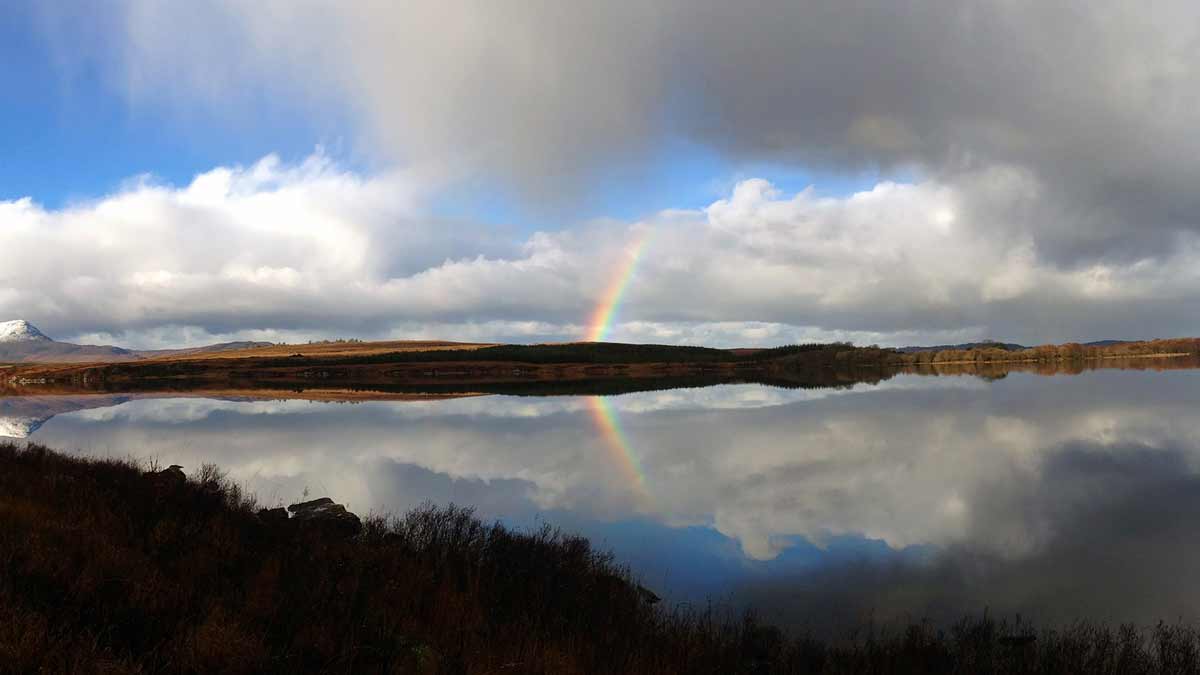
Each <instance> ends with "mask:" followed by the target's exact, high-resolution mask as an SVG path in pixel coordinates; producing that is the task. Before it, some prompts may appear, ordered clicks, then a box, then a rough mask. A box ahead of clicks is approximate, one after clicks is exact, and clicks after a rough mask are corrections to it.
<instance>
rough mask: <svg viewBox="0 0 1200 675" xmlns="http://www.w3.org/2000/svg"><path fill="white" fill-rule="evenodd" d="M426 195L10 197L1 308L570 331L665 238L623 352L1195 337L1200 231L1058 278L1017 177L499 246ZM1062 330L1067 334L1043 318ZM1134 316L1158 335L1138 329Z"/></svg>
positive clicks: (228, 183)
mask: <svg viewBox="0 0 1200 675" xmlns="http://www.w3.org/2000/svg"><path fill="white" fill-rule="evenodd" d="M431 189H432V188H430V187H429V183H428V181H426V180H424V179H423V178H421V177H419V176H417V175H414V174H405V173H402V172H392V173H384V174H380V175H376V176H365V175H359V174H356V173H354V172H350V171H347V170H345V169H344V168H341V167H339V166H338V165H337V164H336V163H334V162H332V161H331V160H329V159H328V158H326V157H325V156H324V155H322V154H320V153H318V154H315V155H313V156H312V157H310V158H308V159H307V160H305V161H303V162H301V163H299V164H297V165H294V166H289V165H285V164H282V163H280V162H279V160H277V159H276V158H274V157H267V158H264V159H263V160H261V161H259V162H258V163H256V164H254V165H252V166H249V167H221V168H217V169H213V170H212V171H209V172H207V173H204V174H201V175H199V176H197V177H196V178H195V179H194V180H193V181H192V182H191V183H190V184H188V185H186V186H182V187H173V186H168V185H159V184H156V183H154V182H153V181H151V180H148V179H141V180H138V181H133V182H131V183H129V184H128V185H127V186H126V187H125V188H124V189H122V190H121V191H119V192H117V193H115V194H112V195H109V196H106V197H103V198H101V199H98V200H95V201H92V202H88V203H82V204H77V205H72V206H68V207H65V208H62V209H46V208H43V207H41V206H39V205H38V204H36V203H34V202H32V201H31V200H29V199H22V200H17V201H11V202H0V250H4V251H8V252H13V253H14V255H10V256H7V259H6V261H5V263H4V266H3V267H0V288H3V289H4V292H3V293H0V316H12V317H22V318H28V319H30V320H33V321H34V322H35V323H38V324H39V325H42V324H44V327H45V328H46V329H47V330H49V331H51V332H52V333H53V334H55V335H57V336H59V337H73V336H80V337H84V338H87V339H89V340H104V339H106V338H111V339H112V340H114V341H119V342H120V341H124V342H133V343H136V344H142V345H165V344H178V343H180V342H193V343H194V342H196V341H203V340H205V339H216V338H234V337H240V338H258V339H275V340H287V339H307V338H316V337H328V336H331V335H360V336H365V337H381V336H392V335H395V336H411V337H433V336H438V337H445V338H459V339H480V340H484V339H518V340H526V341H535V340H541V339H559V340H561V339H571V338H574V337H577V336H581V335H582V334H583V332H584V330H585V327H586V326H585V324H586V322H587V321H588V318H589V316H590V315H591V313H592V310H593V308H594V307H595V306H596V304H597V303H598V302H599V301H600V300H601V299H602V297H603V296H604V294H605V291H606V289H607V288H609V287H610V285H611V284H612V282H613V279H614V278H616V277H617V276H618V275H619V274H620V272H621V270H622V269H623V266H624V264H625V261H626V260H627V256H628V250H629V247H630V245H631V244H632V243H634V242H637V241H643V240H644V241H646V242H647V243H646V245H645V249H644V253H643V255H642V258H641V262H640V263H639V265H638V266H637V268H636V269H635V271H634V274H633V276H632V280H631V282H630V284H629V287H628V290H627V293H626V299H625V304H624V305H623V308H622V311H621V315H620V317H619V320H620V322H621V323H620V325H619V326H618V328H617V331H616V332H615V333H614V334H613V337H614V338H618V339H629V340H639V341H657V342H685V343H696V342H702V343H709V344H775V343H782V342H790V341H797V340H830V339H849V340H853V341H856V342H860V343H868V342H877V343H882V344H899V343H911V342H920V341H943V340H961V339H969V338H979V337H984V336H988V335H991V336H996V337H1006V338H1011V339H1022V340H1027V341H1037V340H1042V339H1044V340H1055V339H1071V338H1084V337H1107V336H1115V337H1151V336H1154V335H1171V334H1182V333H1187V332H1188V329H1189V326H1188V325H1187V322H1186V321H1184V320H1183V317H1182V316H1181V312H1182V311H1183V310H1184V309H1186V308H1189V307H1192V306H1193V305H1194V304H1195V299H1196V298H1197V297H1198V291H1200V272H1197V270H1198V269H1200V267H1197V265H1196V262H1198V258H1200V240H1197V238H1196V237H1195V236H1194V235H1188V234H1179V235H1178V236H1177V239H1176V246H1175V247H1174V249H1173V250H1172V251H1170V252H1169V253H1164V254H1159V255H1156V256H1148V257H1146V258H1143V259H1139V260H1133V261H1128V260H1127V261H1121V262H1104V261H1096V262H1093V263H1090V264H1088V265H1085V266H1071V265H1065V264H1058V263H1055V262H1054V261H1052V260H1047V259H1046V258H1045V257H1044V256H1042V255H1041V251H1040V250H1039V249H1038V247H1037V245H1036V243H1035V240H1034V239H1033V238H1032V237H1030V236H1028V235H1026V234H1022V233H1021V232H1020V229H1019V228H1018V227H1015V226H1013V224H1012V220H1010V219H1011V218H1013V217H1014V214H1015V213H1016V212H1018V211H1019V210H1020V208H1021V205H1022V204H1023V203H1027V202H1028V201H1029V200H1030V199H1031V198H1032V197H1033V196H1036V195H1037V194H1038V192H1039V191H1040V190H1041V189H1042V186H1041V185H1040V184H1039V183H1038V182H1037V181H1036V180H1035V179H1033V178H1032V177H1030V176H1028V175H1026V174H1023V173H1021V172H1019V171H1015V170H1010V169H990V170H987V171H981V172H977V173H974V174H971V175H970V176H969V177H968V178H967V179H965V180H962V181H959V182H955V183H943V182H939V181H936V180H926V181H923V182H917V183H892V182H883V183H880V184H878V185H876V186H875V187H873V188H871V189H869V190H865V191H862V192H858V193H855V194H851V195H848V196H845V197H836V198H833V197H823V196H820V195H818V194H817V193H816V192H815V191H813V190H811V189H810V190H805V191H803V192H801V193H799V194H794V195H786V194H781V193H780V192H779V191H778V190H776V189H775V188H773V187H772V186H771V184H770V183H768V182H766V181H764V180H759V179H750V180H745V181H742V182H740V183H738V184H737V185H736V187H735V188H734V189H733V190H732V192H731V194H729V195H728V196H727V197H726V198H724V199H721V200H718V201H716V202H714V203H712V204H711V205H709V206H708V207H707V208H705V209H701V210H669V211H663V212H660V213H658V214H654V215H652V216H650V217H648V218H646V219H643V220H641V221H637V222H628V223H626V222H617V221H611V220H605V221H593V222H581V223H578V224H576V225H573V226H569V227H565V228H563V229H562V230H559V231H555V232H539V233H535V234H533V235H531V236H528V237H524V238H523V239H520V240H504V239H502V238H499V237H497V236H496V234H495V233H494V232H491V231H489V230H488V229H487V228H483V227H474V226H471V225H469V224H465V223H455V224H453V226H447V224H446V223H444V222H442V221H440V220H439V219H437V218H435V217H433V216H430V215H428V213H427V212H426V211H425V209H424V204H425V201H426V199H425V197H427V196H428V194H429V192H430V190H431ZM1050 316H1053V317H1055V320H1054V321H1053V322H1049V321H1047V320H1046V317H1050ZM1129 317H1141V318H1143V319H1144V320H1142V321H1138V322H1136V323H1134V324H1131V323H1127V322H1128V319H1129Z"/></svg>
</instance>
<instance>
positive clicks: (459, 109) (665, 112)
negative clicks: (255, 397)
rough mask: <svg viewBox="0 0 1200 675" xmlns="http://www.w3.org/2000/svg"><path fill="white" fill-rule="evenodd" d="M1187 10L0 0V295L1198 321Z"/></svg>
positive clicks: (1040, 337)
mask: <svg viewBox="0 0 1200 675" xmlns="http://www.w3.org/2000/svg"><path fill="white" fill-rule="evenodd" d="M1197 19H1200V8H1197V7H1195V6H1194V5H1193V4H1192V3H1184V2H1163V3H1155V4H1154V6H1153V7H1152V8H1145V7H1136V6H1133V5H1131V4H1129V3H1108V2H1065V3H1055V4H1054V5H1053V6H1049V5H1047V4H1045V3H1035V2H1022V1H1017V2H1013V1H1011V0H994V1H990V0H989V1H983V0H981V1H976V2H949V1H923V0H913V1H912V2H906V3H878V2H867V1H862V2H860V1H857V0H847V1H841V2H815V1H809V2H805V1H801V2H774V1H773V0H763V1H762V2H753V3H749V4H731V3H725V2H713V1H709V0H688V1H687V2H684V1H683V0H647V1H646V2H641V3H598V2H597V3H585V2H536V1H531V2H525V3H519V4H506V3H494V2H486V1H483V0H451V1H448V2H426V1H423V0H414V1H412V2H402V3H379V4H368V3H328V2H317V1H315V0H313V1H309V0H289V1H284V0H259V1H257V2H252V3H251V2H236V1H234V0H208V1H205V0H198V1H197V2H191V3H182V2H178V3H176V2H150V1H142V0H108V1H99V0H96V1H90V0H80V1H78V2H32V1H29V0H16V1H15V2H8V3H4V6H3V8H0V252H2V253H4V254H6V255H3V258H2V259H0V320H3V319H17V318H21V319H27V320H29V321H32V322H33V323H35V324H36V325H37V326H38V327H39V328H41V329H42V330H43V331H45V332H46V333H48V334H50V335H52V336H53V337H56V338H58V339H64V340H73V341H82V342H106V343H117V344H121V345H127V346H131V347H168V346H181V345H185V344H199V343H204V342H214V341H223V340H232V339H264V340H272V341H304V340H309V339H322V338H332V337H358V338H364V339H379V338H427V337H437V338H444V339H458V340H507V341H520V342H535V341H562V340H575V339H582V338H585V337H588V336H594V335H602V336H603V337H604V338H605V339H611V340H620V341H634V342H660V343H690V344H696V343H701V344H710V345H714V346H733V345H746V346H752V345H774V344H785V343H790V342H797V341H814V340H820V341H826V340H850V341H853V342H856V343H858V344H872V343H875V344H881V345H892V346H899V345H907V344H922V343H924V344H929V343H946V342H959V341H968V340H978V339H985V338H992V339H1000V340H1008V341H1017V342H1023V343H1027V344H1037V343H1045V342H1061V341H1068V340H1080V341H1086V340H1095V339H1105V338H1118V339H1143V338H1154V337H1168V336H1184V335H1196V334H1197V333H1198V332H1200V331H1198V330H1197V320H1196V319H1195V317H1196V316H1197V315H1198V312H1197V310H1200V266H1198V265H1197V262H1200V219H1198V218H1197V217H1196V216H1195V214H1196V213H1197V211H1198V209H1200V192H1198V191H1197V190H1196V189H1195V186H1196V185H1197V184H1198V183H1200V180H1198V179H1200V147H1198V146H1200V136H1198V135H1197V134H1195V132H1194V130H1195V129H1196V128H1197V123H1198V122H1200V105H1197V103H1200V101H1198V100H1197V99H1198V98H1200V96H1198V94H1200V58H1197V57H1200V54H1198V53H1197V52H1198V51H1200V42H1198V41H1197V38H1198V34H1197V26H1200V22H1198V21H1197ZM635 251H637V252H639V254H638V255H637V256H636V264H632V265H631V264H630V260H631V259H632V257H633V255H634V252H635ZM614 299H619V300H620V302H619V306H618V305H616V304H614V305H612V306H611V307H610V306H609V305H608V304H606V303H610V302H612V301H613V300H614ZM607 309H615V311H611V312H609V311H604V310H607ZM598 316H606V317H607V316H611V321H610V322H609V323H607V324H605V325H604V326H602V327H600V326H597V325H595V319H594V317H598ZM600 328H603V329H604V330H599V329H600Z"/></svg>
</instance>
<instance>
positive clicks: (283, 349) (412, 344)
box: [147, 340, 494, 361]
mask: <svg viewBox="0 0 1200 675" xmlns="http://www.w3.org/2000/svg"><path fill="white" fill-rule="evenodd" d="M491 346H494V343H481V342H480V343H477V342H451V341H447V340H393V341H386V342H354V341H332V342H314V343H310V344H294V345H289V344H279V345H271V346H269V347H252V348H249V349H236V350H231V351H223V352H209V353H198V354H197V353H186V354H177V355H176V354H172V355H167V356H161V357H155V358H153V359H147V360H154V361H158V360H174V359H185V360H188V361H193V360H209V359H241V358H272V357H288V356H292V355H294V354H302V355H304V356H306V357H317V356H320V357H333V356H373V355H376V354H391V353H396V352H434V351H446V350H458V349H479V348H481V347H491Z"/></svg>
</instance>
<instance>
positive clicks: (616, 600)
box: [0, 444, 1200, 675]
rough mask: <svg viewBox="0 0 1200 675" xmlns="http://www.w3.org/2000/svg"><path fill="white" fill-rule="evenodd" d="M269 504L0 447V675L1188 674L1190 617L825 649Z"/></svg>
mask: <svg viewBox="0 0 1200 675" xmlns="http://www.w3.org/2000/svg"><path fill="white" fill-rule="evenodd" d="M310 504H315V505H320V506H319V508H327V507H329V505H330V503H329V502H328V501H327V500H318V501H316V502H311V503H310ZM314 508H316V507H314ZM280 512H281V509H260V508H259V506H258V505H257V504H256V503H255V501H254V499H252V498H250V497H248V496H246V495H245V494H244V493H243V492H242V491H241V490H240V489H239V488H238V486H237V485H236V484H234V483H232V482H230V481H228V480H226V479H224V478H223V477H222V476H221V474H220V472H219V471H217V470H216V469H215V468H214V467H203V468H202V469H201V470H200V471H198V472H196V474H195V476H194V477H192V478H187V477H185V476H184V475H183V473H182V472H180V471H179V470H178V469H177V468H175V467H171V468H169V469H167V470H163V471H154V470H146V469H145V468H144V467H141V466H138V465H137V464H134V463H131V462H128V461H114V460H96V459H85V458H80V457H75V456H68V455H64V454H60V453H57V452H54V451H51V450H49V449H47V448H44V447H41V446H37V445H28V446H18V445H15V444H0V672H13V673H18V672H19V673H25V672H42V673H99V672H104V673H211V672H221V673H259V672H279V673H283V672H287V673H296V672H346V673H352V672H362V673H463V674H467V673H470V674H479V675H483V674H484V673H546V674H549V673H555V674H567V675H571V674H583V673H629V674H635V675H636V674H639V673H678V674H689V673H702V674H705V675H708V674H713V675H715V674H717V673H721V674H733V675H737V674H742V673H744V674H747V675H749V674H759V673H762V674H767V673H830V674H854V673H895V674H906V673H1014V674H1016V673H1030V674H1032V673H1062V672H1078V673H1113V674H1115V673H1130V674H1134V675H1137V674H1139V673H1166V674H1174V673H1196V672H1200V633H1198V632H1197V631H1196V629H1194V628H1191V627H1187V626H1181V625H1180V626H1176V625H1165V624H1163V625H1159V626H1157V627H1154V628H1151V629H1146V630H1142V629H1137V628H1134V627H1132V626H1123V627H1119V628H1108V627H1105V626H1101V625H1092V624H1085V623H1079V624H1074V625H1072V626H1068V627H1066V628H1063V629H1059V630H1043V631H1034V630H1033V629H1032V628H1031V627H1029V626H1026V625H1021V624H1019V623H1018V624H1006V623H1004V622H998V621H996V620H994V619H992V618H989V617H987V616H986V615H984V616H982V617H977V618H973V619H965V620H963V621H962V622H959V623H957V624H955V625H952V626H946V627H941V628H938V627H934V626H930V625H928V624H915V625H912V626H909V627H908V628H906V629H901V630H896V631H893V632H890V633H885V632H869V631H868V632H860V633H858V634H857V637H855V638H851V639H846V640H842V641H836V642H824V641H820V640H815V639H811V638H808V637H804V636H786V635H784V634H783V633H782V632H780V631H779V630H777V629H775V628H772V627H770V626H767V625H763V624H762V623H760V622H759V621H756V620H755V619H754V617H753V616H752V615H741V616H728V615H722V614H719V613H715V612H713V611H711V610H709V611H704V612H691V611H684V610H681V609H678V608H673V607H664V605H665V604H667V603H661V602H656V600H657V598H656V597H655V596H654V595H653V592H652V591H650V590H647V589H644V588H642V587H641V586H639V585H638V584H637V582H636V580H634V579H633V578H632V577H631V576H630V574H629V572H628V570H627V569H625V568H623V567H622V566H620V565H619V564H618V563H617V562H616V561H614V560H613V558H612V556H611V555H609V554H606V553H603V552H600V551H597V550H595V549H594V548H592V547H591V545H590V544H589V543H588V542H587V541H586V540H585V539H582V538H579V537H575V536H570V535H565V534H563V533H561V532H558V531H556V530H553V529H551V528H549V527H544V528H542V529H539V530H536V531H532V532H516V531H513V530H510V529H507V528H505V527H502V526H500V525H497V524H487V523H484V522H481V521H480V520H478V519H477V518H475V517H474V515H473V514H472V512H471V511H470V510H469V509H462V508H456V507H445V508H437V507H434V506H427V507H424V508H420V509H418V510H416V511H413V512H411V513H408V514H406V515H404V516H402V517H398V518H390V517H379V516H375V517H370V518H367V519H366V522H365V523H361V524H360V522H359V521H358V519H357V518H356V517H353V516H352V515H349V514H346V513H345V512H344V511H340V512H339V511H337V510H336V509H335V510H332V511H330V513H332V514H333V515H335V516H336V518H335V520H333V521H331V522H332V523H333V525H334V526H333V527H323V526H317V525H319V524H320V522H321V521H300V519H299V516H298V514H299V513H300V511H297V515H295V516H293V517H291V518H288V517H287V514H286V512H284V513H282V514H281V513H280ZM347 523H349V524H350V525H352V527H345V525H346V524H347ZM306 524H307V525H311V526H306Z"/></svg>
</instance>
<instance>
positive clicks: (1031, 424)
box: [0, 370, 1200, 633]
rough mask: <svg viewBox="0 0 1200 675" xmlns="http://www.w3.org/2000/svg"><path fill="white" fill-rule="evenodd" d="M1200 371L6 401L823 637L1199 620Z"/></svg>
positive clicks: (8, 416) (23, 427) (304, 492)
mask: <svg viewBox="0 0 1200 675" xmlns="http://www.w3.org/2000/svg"><path fill="white" fill-rule="evenodd" d="M1198 409H1200V370H1169V371H1165V372H1153V371H1138V370H1130V371H1123V370H1092V371H1087V372H1084V373H1082V374H1078V375H1059V376H1055V377H1046V376H1041V375H1037V374H1033V373H1021V372H1016V373H1011V374H1009V375H1007V376H1006V377H1003V378H1000V379H982V378H978V377H971V376H942V377H933V376H925V375H912V374H901V375H897V376H895V377H892V378H890V379H886V380H884V381H881V382H878V383H874V384H868V383H860V384H855V385H852V386H845V387H840V388H814V389H786V388H776V387H771V386H766V385H760V384H730V385H719V386H711V387H701V388H681V389H669V390H662V391H649V392H639V393H630V394H623V395H614V396H506V395H482V396H467V397H448V398H432V399H428V400H399V401H361V402H354V403H346V402H315V401H307V400H253V399H248V398H238V397H232V398H203V397H190V396H181V395H178V394H155V395H145V394H130V395H120V394H95V395H80V396H65V397H54V396H38V397H25V398H21V397H9V398H0V434H7V435H9V436H16V437H26V436H27V437H28V438H29V440H31V441H36V442H39V443H42V444H45V445H48V446H50V447H52V448H57V449H62V450H66V451H78V452H81V453H84V454H88V455H99V456H105V455H112V456H118V457H128V456H133V457H138V458H141V459H150V458H153V459H156V460H157V461H158V462H159V463H160V464H162V465H168V464H180V465H183V466H184V468H185V470H186V471H188V472H189V473H191V472H193V471H195V470H197V469H199V467H200V466H201V465H203V464H205V463H213V464H216V465H218V466H220V467H221V468H222V469H223V470H225V471H226V472H227V473H228V474H229V475H230V477H232V478H234V479H236V480H237V481H239V482H240V483H242V484H243V485H244V486H246V487H248V488H249V489H250V490H252V491H253V492H254V493H255V494H257V495H258V497H259V498H260V500H261V501H263V502H266V503H267V504H269V505H274V504H277V503H278V504H288V503H292V502H295V501H300V500H302V499H303V498H304V497H305V496H307V497H309V498H313V497H318V496H326V495H327V496H331V497H333V498H334V499H335V500H336V501H339V502H342V503H344V504H346V505H347V507H348V508H350V510H352V511H355V512H357V513H359V514H360V515H365V514H367V513H369V512H401V511H404V510H406V509H409V508H412V507H415V506H418V505H420V504H421V503H422V502H425V501H432V502H434V503H439V504H441V503H448V502H455V503H458V504H465V505H472V506H474V507H475V508H476V509H477V513H478V514H479V515H481V516H483V517H484V518H486V519H498V520H501V521H502V522H504V523H506V524H510V525H512V526H515V527H519V528H528V527H536V526H538V525H540V524H541V523H550V524H553V525H556V526H559V527H561V528H563V529H564V530H568V531H572V532H578V533H580V534H583V535H585V536H587V537H588V538H589V539H591V540H592V542H593V543H594V544H595V545H597V546H599V547H601V548H605V549H610V550H612V551H613V552H614V553H615V554H616V556H617V558H618V560H620V561H623V562H626V563H628V564H629V565H630V566H631V567H632V568H633V570H634V571H635V572H636V573H637V574H638V575H639V576H640V577H641V579H642V580H643V582H644V583H645V585H647V586H648V587H650V588H652V589H653V590H654V591H656V592H658V593H659V594H661V595H662V596H664V598H665V599H666V600H667V601H668V602H670V603H683V604H690V605H692V606H695V607H704V606H707V605H709V604H713V605H718V606H720V607H728V608H730V609H737V608H741V607H746V606H752V607H754V608H756V609H757V610H758V611H759V613H760V614H761V615H762V616H763V617H764V618H765V619H767V620H770V621H772V622H775V623H778V624H781V625H784V626H787V627H791V628H794V629H805V628H807V629H811V630H813V631H814V632H817V633H825V632H829V631H838V630H844V629H845V628H847V627H851V626H861V625H863V624H864V623H866V622H872V621H873V622H875V623H882V624H887V623H889V622H893V621H897V622H898V621H910V620H921V619H924V618H929V619H931V620H933V621H936V622H947V621H952V620H954V619H956V618H959V617H961V616H962V615H963V614H965V613H975V614H978V613H981V612H982V611H984V610H985V609H987V610H988V611H989V612H991V613H993V614H1000V615H1012V614H1013V613H1018V612H1019V613H1021V614H1022V616H1023V617H1026V618H1029V619H1032V620H1033V621H1035V622H1037V623H1039V624H1043V625H1044V624H1053V623H1062V622H1068V621H1072V620H1074V619H1081V618H1086V619H1089V620H1098V621H1109V622H1122V621H1132V622H1136V623H1139V624H1148V623H1153V622H1155V621H1157V620H1158V619H1166V620H1176V619H1183V620H1193V619H1197V618H1200V617H1197V616H1196V609H1195V608H1197V607H1200V582H1197V583H1192V581H1191V579H1192V578H1194V570H1196V569H1197V568H1198V567H1200V565H1198V563H1200V536H1198V535H1200V415H1197V412H1196V411H1197V410H1198Z"/></svg>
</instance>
